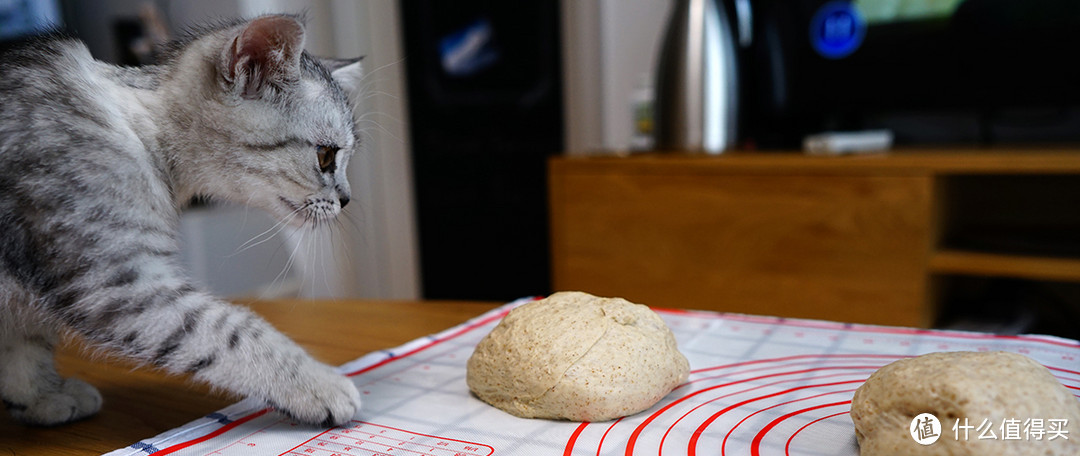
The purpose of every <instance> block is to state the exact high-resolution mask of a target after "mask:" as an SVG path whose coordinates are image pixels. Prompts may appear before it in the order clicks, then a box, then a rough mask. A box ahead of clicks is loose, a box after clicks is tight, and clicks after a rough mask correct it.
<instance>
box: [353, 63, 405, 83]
mask: <svg viewBox="0 0 1080 456" xmlns="http://www.w3.org/2000/svg"><path fill="white" fill-rule="evenodd" d="M404 61H405V57H402V58H400V59H398V60H396V61H393V62H390V63H387V64H384V65H382V66H379V67H378V68H375V69H374V70H371V71H369V72H365V74H364V75H363V76H360V82H365V81H366V80H367V78H370V77H372V76H375V75H376V74H378V73H379V72H380V71H382V70H385V69H387V68H390V67H392V66H394V65H398V64H400V63H402V62H404Z"/></svg>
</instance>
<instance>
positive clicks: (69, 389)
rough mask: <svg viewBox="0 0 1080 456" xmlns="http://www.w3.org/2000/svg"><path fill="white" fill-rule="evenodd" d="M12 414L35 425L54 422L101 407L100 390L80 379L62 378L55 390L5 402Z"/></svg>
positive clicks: (88, 414) (46, 424)
mask: <svg viewBox="0 0 1080 456" xmlns="http://www.w3.org/2000/svg"><path fill="white" fill-rule="evenodd" d="M7 406H8V411H9V412H11V416H12V417H14V418H15V419H16V420H19V421H21V422H23V423H25V424H29V425H34V426H56V425H60V424H64V423H70V422H72V421H77V420H81V419H83V418H86V417H88V416H91V415H93V414H95V413H97V412H98V411H99V410H101V393H98V390H97V389H96V388H94V387H93V386H91V385H90V384H89V383H86V382H84V381H82V380H79V379H76V378H68V379H64V381H63V383H62V384H61V385H60V388H59V390H57V391H48V392H44V393H43V394H41V395H40V396H38V397H36V398H34V399H33V400H32V401H29V403H26V404H18V403H8V404H7Z"/></svg>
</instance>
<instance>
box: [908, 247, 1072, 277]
mask: <svg viewBox="0 0 1080 456" xmlns="http://www.w3.org/2000/svg"><path fill="white" fill-rule="evenodd" d="M929 267H930V272H931V273H934V274H957V275H972V276H986V277H1013V278H1022V279H1033V280H1052V281H1060V282H1080V259H1074V258H1057V257H1047V256H1032V255H1013V254H999V253H985V252H975V251H966V250H955V249H947V250H941V251H938V252H936V253H934V254H933V256H931V257H930V264H929Z"/></svg>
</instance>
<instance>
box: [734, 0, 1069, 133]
mask: <svg viewBox="0 0 1080 456" xmlns="http://www.w3.org/2000/svg"><path fill="white" fill-rule="evenodd" d="M724 4H725V7H726V8H727V10H728V11H729V15H732V17H738V18H739V21H738V22H739V23H740V25H741V26H743V27H744V28H745V26H746V25H748V24H749V25H750V26H751V30H741V31H739V33H740V34H745V35H747V36H746V38H747V39H743V40H741V41H740V44H741V46H740V48H739V51H738V55H739V69H740V70H739V71H740V84H741V86H740V89H739V90H740V99H741V106H740V124H741V128H740V132H739V136H740V142H741V143H742V144H743V145H744V146H749V147H758V148H765V149H767V148H797V147H799V145H800V144H801V141H802V139H803V137H804V136H805V135H807V134H812V133H817V132H822V131H835V130H860V129H875V128H888V129H891V130H893V131H894V133H895V138H896V143H897V144H899V145H905V144H930V143H939V144H971V145H987V144H1002V143H1031V142H1076V141H1080V59H1077V58H1076V57H1075V56H1074V54H1075V52H1076V50H1077V49H1080V47H1078V45H1080V2H1077V1H1075V0H1024V1H1015V0H939V1H933V2H898V1H894V0H856V1H849V0H725V1H724Z"/></svg>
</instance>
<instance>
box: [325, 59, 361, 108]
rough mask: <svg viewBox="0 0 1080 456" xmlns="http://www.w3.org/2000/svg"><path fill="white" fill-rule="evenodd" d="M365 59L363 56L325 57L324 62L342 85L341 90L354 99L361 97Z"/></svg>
mask: <svg viewBox="0 0 1080 456" xmlns="http://www.w3.org/2000/svg"><path fill="white" fill-rule="evenodd" d="M363 60H364V58H363V57H357V58H355V59H323V62H322V64H323V65H324V66H326V69H328V70H330V75H331V76H332V77H333V78H334V80H335V81H337V83H338V85H339V86H341V90H343V91H345V94H346V95H348V96H349V98H350V99H353V100H355V99H358V98H359V97H358V95H359V92H360V81H362V80H363V79H364V64H363Z"/></svg>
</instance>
